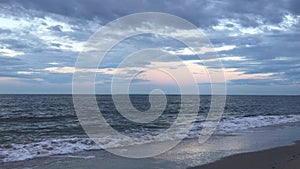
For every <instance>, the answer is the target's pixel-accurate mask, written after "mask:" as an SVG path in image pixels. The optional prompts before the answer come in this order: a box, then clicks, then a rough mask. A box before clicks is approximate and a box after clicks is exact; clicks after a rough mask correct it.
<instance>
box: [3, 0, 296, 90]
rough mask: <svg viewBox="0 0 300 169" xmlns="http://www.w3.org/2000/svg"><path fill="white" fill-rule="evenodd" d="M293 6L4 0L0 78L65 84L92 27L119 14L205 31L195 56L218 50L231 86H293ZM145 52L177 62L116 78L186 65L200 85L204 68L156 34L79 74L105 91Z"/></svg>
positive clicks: (258, 1) (122, 46)
mask: <svg viewBox="0 0 300 169" xmlns="http://www.w3.org/2000/svg"><path fill="white" fill-rule="evenodd" d="M116 4H117V5H116ZM298 6H299V1H298V0H278V1H272V2H270V1H267V0H254V1H248V0H241V1H235V0H228V1H217V0H213V1H208V0H204V1H195V0H187V1H181V0H175V1H173V0H166V1H155V2H153V1H151V0H144V1H130V0H128V1H127V0H125V1H115V0H104V1H98V0H86V1H81V0H74V1H58V0H53V1H47V0H39V1H35V0H26V1H23V0H11V1H6V0H4V1H1V2H0V27H1V28H0V36H1V38H0V63H1V67H0V77H2V78H6V80H7V81H9V82H11V83H14V82H15V83H17V82H18V81H22V82H23V81H26V83H33V84H34V83H39V84H40V83H43V84H44V83H49V84H70V83H71V81H72V73H74V71H75V70H74V66H75V62H76V59H77V56H78V54H79V52H80V51H81V50H82V49H83V48H84V44H85V41H86V40H87V39H88V38H89V37H90V36H91V35H92V34H93V33H94V32H95V31H96V30H97V29H99V28H100V27H101V26H103V25H104V24H106V23H107V22H109V21H112V20H113V19H117V18H118V17H121V16H125V15H128V14H132V13H136V12H150V11H151V12H153V11H154V12H166V13H169V14H174V15H177V16H179V17H183V18H184V19H187V20H188V21H190V22H192V23H193V24H195V25H196V26H197V27H199V29H201V30H202V31H203V32H204V33H206V35H207V36H208V39H210V40H211V42H212V44H213V45H214V46H215V47H214V49H212V48H208V47H205V46H202V48H201V49H199V50H197V51H195V52H196V54H200V55H208V56H209V54H210V53H211V52H213V51H216V52H218V54H219V56H220V60H221V61H222V63H223V65H224V70H225V72H226V73H227V80H228V81H230V85H242V84H249V85H252V86H259V85H265V86H267V85H270V86H272V85H274V84H276V85H283V86H288V85H295V84H299V82H300V70H299V67H300V65H299V63H300V59H299V58H300V57H299V53H300V48H299V44H300V10H299V8H298ZM148 26H149V25H148ZM150 26H151V25H150ZM152 26H155V25H152ZM146 28H147V27H145V29H146ZM128 31H129V32H130V31H134V29H132V30H131V29H129V27H128V29H127V27H123V30H122V31H120V29H119V31H117V32H118V34H119V35H120V34H122V35H123V34H125V35H126V34H128ZM164 31H166V30H164ZM193 31H197V30H178V31H177V32H173V33H174V34H173V35H176V36H177V37H178V36H181V37H184V38H186V39H188V40H190V41H196V39H194V38H193V34H194V33H195V32H193ZM108 33H110V34H111V38H114V37H115V36H116V35H115V33H116V32H114V31H113V30H112V31H111V32H108ZM145 48H162V49H165V50H166V51H169V52H170V53H171V54H176V55H180V57H179V58H180V59H181V60H182V62H176V59H175V60H174V59H173V58H165V59H161V60H160V62H158V61H156V62H155V60H151V57H152V56H149V59H144V60H142V61H139V62H132V63H131V64H128V65H127V67H123V68H122V69H120V72H119V73H123V74H124V77H126V78H127V77H128V76H130V75H131V74H134V73H136V72H138V71H141V70H142V69H141V67H144V68H152V69H154V68H158V67H165V68H169V69H172V70H173V71H175V70H176V69H177V71H179V70H181V66H184V64H183V63H186V64H187V65H188V67H189V69H191V70H193V71H192V72H193V75H194V76H197V79H198V81H199V82H204V81H207V79H205V77H204V75H203V72H202V71H200V68H201V66H203V64H201V63H200V62H198V57H195V56H194V53H193V52H192V51H190V50H189V48H187V47H186V46H184V45H183V44H180V43H179V42H176V41H174V40H172V39H171V38H168V37H159V36H155V35H145V36H138V37H132V38H129V39H125V40H124V41H123V42H121V43H119V44H117V45H116V46H115V47H114V48H113V49H112V50H111V51H110V52H109V53H108V54H107V56H106V57H105V58H104V60H103V61H102V63H101V64H100V66H99V68H98V69H90V70H79V71H87V72H92V71H96V72H98V76H99V77H98V81H99V83H100V81H101V82H103V83H101V84H103V85H106V84H108V82H109V80H110V79H111V78H112V75H114V74H115V73H116V67H118V65H119V63H121V62H122V61H123V60H124V59H125V58H126V57H127V56H128V55H130V54H132V53H134V52H137V51H139V50H141V49H145ZM209 61H211V62H213V61H214V59H211V60H209V59H208V60H207V62H209ZM179 73H180V72H179ZM146 74H147V76H148V78H150V77H151V78H150V80H149V79H145V78H142V77H140V78H138V79H136V83H138V82H139V83H147V84H149V83H150V82H155V76H154V74H155V73H153V74H151V73H149V72H148V73H146ZM156 74H157V73H156ZM125 75H126V76H125ZM145 76H146V75H145ZM9 78H11V79H9ZM157 79H159V78H157ZM157 79H156V80H157ZM2 81H4V79H3V80H2ZM49 84H47V85H48V86H49ZM44 85H45V84H44ZM45 86H46V85H45ZM275 92H276V91H275Z"/></svg>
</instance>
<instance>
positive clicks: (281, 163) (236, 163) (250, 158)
mask: <svg viewBox="0 0 300 169" xmlns="http://www.w3.org/2000/svg"><path fill="white" fill-rule="evenodd" d="M299 166H300V142H299V141H298V142H296V143H295V144H294V145H291V146H285V147H278V148H273V149H269V150H263V151H258V152H250V153H242V154H236V155H232V156H229V157H225V158H223V159H221V160H219V161H216V162H214V163H209V164H206V165H203V166H198V167H193V168H190V169H241V168H243V169H254V168H255V169H298V168H299Z"/></svg>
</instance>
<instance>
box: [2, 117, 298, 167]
mask: <svg viewBox="0 0 300 169" xmlns="http://www.w3.org/2000/svg"><path fill="white" fill-rule="evenodd" d="M298 121H300V115H286V116H285V115H278V116H275V115H272V116H251V117H232V118H226V119H223V120H222V121H221V122H220V123H219V125H218V128H217V133H220V134H223V133H230V132H234V131H239V130H247V129H250V128H257V127H263V126H271V125H277V124H285V123H291V122H298ZM204 125H209V123H196V124H195V126H194V127H193V130H192V131H191V132H190V134H189V136H188V137H189V138H196V137H198V136H199V130H200V129H201V128H202V127H203V126H204ZM183 131H184V130H173V131H171V132H170V133H169V134H168V135H167V136H166V137H161V138H160V139H159V140H160V141H167V140H175V139H180V138H182V137H183V136H184V132H183ZM143 132H147V131H143ZM139 135H140V134H139ZM152 140H153V137H152V136H151V135H150V134H143V135H142V136H140V137H139V138H137V139H133V140H132V141H130V142H128V140H122V139H120V138H111V137H104V138H101V139H100V142H101V143H102V146H101V147H100V146H98V145H97V144H95V143H94V142H93V141H92V139H89V138H63V139H51V140H46V141H41V142H33V143H27V144H9V145H1V146H0V160H1V161H2V162H11V161H21V160H26V159H32V158H37V157H46V156H51V155H63V154H72V153H75V152H80V151H85V150H98V149H101V148H115V147H123V146H128V145H134V144H145V143H150V142H152ZM69 156H70V157H71V158H73V157H77V156H73V155H69ZM80 158H93V157H91V156H89V157H82V156H80Z"/></svg>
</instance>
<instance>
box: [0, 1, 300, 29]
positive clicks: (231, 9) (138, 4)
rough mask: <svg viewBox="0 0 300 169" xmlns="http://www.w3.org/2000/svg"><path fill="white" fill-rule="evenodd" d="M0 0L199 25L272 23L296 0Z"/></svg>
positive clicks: (89, 15) (75, 13)
mask: <svg viewBox="0 0 300 169" xmlns="http://www.w3.org/2000/svg"><path fill="white" fill-rule="evenodd" d="M2 3H6V4H13V3H14V4H19V5H21V6H23V7H24V8H26V9H34V10H38V11H45V12H50V13H55V14H59V15H64V16H68V17H69V16H70V17H75V18H83V19H89V20H92V19H94V18H101V20H103V22H108V21H111V20H113V19H117V18H118V17H120V16H124V15H128V14H132V13H136V12H147V11H148V12H150V11H151V12H166V13H170V14H175V15H177V16H180V17H183V18H185V19H187V20H189V21H191V22H192V23H194V24H196V25H198V26H201V27H207V26H211V25H216V24H217V23H218V19H221V18H234V19H238V20H239V21H240V23H241V24H242V25H243V26H246V27H248V26H252V27H255V26H257V25H258V22H257V17H260V18H262V19H263V22H264V23H272V24H276V23H280V22H281V21H282V19H283V16H284V15H285V14H286V13H287V12H288V11H289V10H290V11H291V12H293V13H299V8H297V5H298V6H299V1H297V0H277V1H272V3H270V1H269V0H252V1H249V0H240V1H236V0H229V1H208V0H203V1H197V0H188V1H182V0H167V1H152V0H141V1H133V0H123V1H117V0H100V1H99V0H72V1H69V0H66V1H61V0H52V1H49V0H38V1H37V0H26V1H24V0H11V1H7V0H6V1H2ZM249 14H250V15H249Z"/></svg>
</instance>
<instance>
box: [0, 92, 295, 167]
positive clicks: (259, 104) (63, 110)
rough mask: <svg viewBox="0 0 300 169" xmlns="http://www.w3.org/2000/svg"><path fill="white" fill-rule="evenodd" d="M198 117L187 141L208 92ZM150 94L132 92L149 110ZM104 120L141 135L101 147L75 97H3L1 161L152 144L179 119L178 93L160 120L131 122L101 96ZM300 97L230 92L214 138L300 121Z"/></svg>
mask: <svg viewBox="0 0 300 169" xmlns="http://www.w3.org/2000/svg"><path fill="white" fill-rule="evenodd" d="M199 97H200V108H199V112H198V118H197V120H196V121H195V122H194V124H193V127H192V129H191V131H190V132H189V134H188V135H187V137H186V139H193V138H198V137H201V136H200V131H201V128H202V127H203V121H204V119H205V118H204V117H205V115H206V114H207V112H208V111H209V107H210V101H211V100H210V99H211V97H210V96H205V95H204V96H199ZM148 98H149V97H148V95H130V99H131V101H132V104H133V105H134V107H135V108H136V109H138V110H140V111H145V110H147V109H149V108H150V104H149V99H148ZM97 102H98V106H99V108H100V110H101V112H102V114H103V116H104V117H105V119H106V121H107V122H108V123H109V124H110V125H111V126H112V127H113V128H114V129H115V130H117V131H118V132H120V133H122V134H124V135H128V136H130V137H135V138H138V140H139V142H126V141H123V140H122V139H121V138H120V139H119V138H110V137H109V136H107V137H104V138H102V139H103V142H105V143H106V144H104V145H103V146H102V147H99V146H98V145H97V144H95V143H94V142H93V141H92V140H91V139H89V138H88V136H87V135H86V134H85V132H84V130H83V129H82V127H81V125H80V123H79V121H78V118H77V116H76V113H75V110H74V105H73V99H72V95H0V131H1V132H0V163H7V162H13V161H22V160H27V159H35V158H38V157H48V156H53V155H63V154H73V153H77V152H84V151H90V150H99V149H102V148H115V147H123V146H129V145H132V144H145V143H150V142H151V141H152V140H151V137H152V136H155V135H157V134H159V133H160V132H162V131H165V130H166V129H168V128H169V127H170V125H171V124H172V122H174V120H175V119H176V118H177V114H178V111H179V109H180V102H181V99H180V96H179V95H167V105H166V108H165V110H164V112H163V114H162V115H161V116H160V117H159V118H158V119H156V120H154V121H152V122H150V123H147V124H143V123H134V122H130V121H128V120H127V119H126V118H124V117H123V116H121V115H120V114H119V113H118V111H117V109H116V107H115V106H114V104H113V101H112V96H110V95H97ZM299 103H300V96H227V99H226V105H225V110H224V113H223V116H222V119H221V121H220V123H219V125H218V127H217V129H216V131H215V133H214V136H228V137H230V135H231V133H233V132H243V131H248V130H249V129H253V128H260V127H266V126H276V125H282V124H289V123H294V122H299V121H300V104H299ZM181 132H182V131H181V130H176V131H172V132H170V133H169V135H167V136H166V137H164V138H160V141H170V140H176V139H179V138H180V137H181V136H182V133H181Z"/></svg>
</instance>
